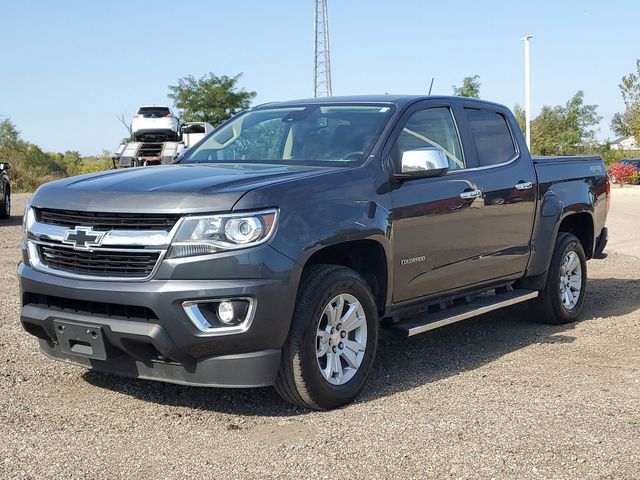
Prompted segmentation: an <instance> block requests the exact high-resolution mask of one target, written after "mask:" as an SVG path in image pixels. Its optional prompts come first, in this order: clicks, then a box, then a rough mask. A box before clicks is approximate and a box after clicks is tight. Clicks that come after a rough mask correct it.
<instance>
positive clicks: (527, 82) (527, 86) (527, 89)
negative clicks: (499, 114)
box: [521, 35, 533, 149]
mask: <svg viewBox="0 0 640 480" xmlns="http://www.w3.org/2000/svg"><path fill="white" fill-rule="evenodd" d="M532 38H533V35H526V36H524V37H522V38H521V40H522V41H523V42H524V116H525V132H526V133H525V136H526V139H527V148H529V149H531V67H530V59H529V40H531V39H532Z"/></svg>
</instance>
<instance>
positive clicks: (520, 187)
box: [516, 182, 533, 190]
mask: <svg viewBox="0 0 640 480" xmlns="http://www.w3.org/2000/svg"><path fill="white" fill-rule="evenodd" d="M531 187H533V183H532V182H518V183H516V190H529V189H530V188H531Z"/></svg>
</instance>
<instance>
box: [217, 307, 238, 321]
mask: <svg viewBox="0 0 640 480" xmlns="http://www.w3.org/2000/svg"><path fill="white" fill-rule="evenodd" d="M218 318H219V319H220V321H221V322H222V323H226V324H227V325H229V324H232V323H234V321H235V319H236V312H235V309H234V308H233V303H231V302H220V303H219V304H218Z"/></svg>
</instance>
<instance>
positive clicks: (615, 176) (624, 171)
mask: <svg viewBox="0 0 640 480" xmlns="http://www.w3.org/2000/svg"><path fill="white" fill-rule="evenodd" d="M607 171H608V172H609V176H610V177H611V180H612V181H613V182H614V183H619V184H620V186H621V187H624V185H625V184H626V183H629V180H630V179H631V177H632V176H633V174H634V173H635V174H637V173H638V170H637V169H636V167H635V165H629V164H626V163H620V162H618V163H614V164H613V165H610V166H609V168H608V169H607Z"/></svg>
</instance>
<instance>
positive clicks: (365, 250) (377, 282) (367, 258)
mask: <svg viewBox="0 0 640 480" xmlns="http://www.w3.org/2000/svg"><path fill="white" fill-rule="evenodd" d="M320 264H327V265H340V266H343V267H347V268H350V269H352V270H354V271H356V272H358V273H359V274H360V275H361V276H362V278H363V279H364V280H365V282H367V284H368V285H369V288H371V291H372V293H373V296H374V298H375V301H376V307H377V310H378V314H379V315H380V316H381V317H382V316H383V315H384V312H385V309H386V306H387V299H388V296H389V285H390V281H389V276H390V272H389V265H388V255H387V252H386V249H385V247H384V245H383V244H382V243H380V242H379V241H377V240H373V239H357V240H348V241H345V242H339V243H334V244H331V245H327V246H324V247H322V248H320V249H318V250H316V251H315V252H313V253H312V254H311V255H310V256H309V257H308V258H307V259H306V261H305V262H304V266H303V270H304V268H307V267H309V266H311V265H320Z"/></svg>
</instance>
